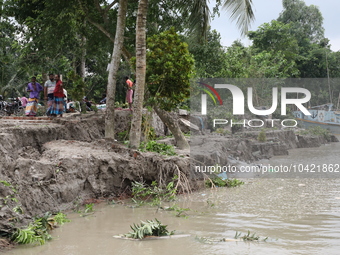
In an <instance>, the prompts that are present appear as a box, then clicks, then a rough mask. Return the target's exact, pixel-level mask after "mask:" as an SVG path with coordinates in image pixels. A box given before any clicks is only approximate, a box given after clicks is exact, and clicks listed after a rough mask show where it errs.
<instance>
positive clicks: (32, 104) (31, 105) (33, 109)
mask: <svg viewBox="0 0 340 255" xmlns="http://www.w3.org/2000/svg"><path fill="white" fill-rule="evenodd" d="M41 91H43V87H42V86H41V85H40V84H39V83H38V82H36V78H35V77H32V80H31V82H30V83H28V85H27V92H30V96H29V99H28V102H27V105H26V109H25V114H26V116H32V117H35V116H36V115H37V109H38V100H39V94H40V92H41Z"/></svg>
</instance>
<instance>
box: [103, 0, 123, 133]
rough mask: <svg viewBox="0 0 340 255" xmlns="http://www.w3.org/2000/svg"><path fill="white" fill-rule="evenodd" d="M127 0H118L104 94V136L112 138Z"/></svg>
mask: <svg viewBox="0 0 340 255" xmlns="http://www.w3.org/2000/svg"><path fill="white" fill-rule="evenodd" d="M126 12H127V0H119V9H118V15H117V27H116V35H115V43H114V47H113V52H112V57H111V63H110V68H109V77H108V83H107V94H106V116H105V138H112V139H113V138H114V135H115V132H114V131H115V129H114V118H115V93H116V80H117V72H118V68H119V64H120V60H121V54H122V48H123V43H124V30H125V22H126Z"/></svg>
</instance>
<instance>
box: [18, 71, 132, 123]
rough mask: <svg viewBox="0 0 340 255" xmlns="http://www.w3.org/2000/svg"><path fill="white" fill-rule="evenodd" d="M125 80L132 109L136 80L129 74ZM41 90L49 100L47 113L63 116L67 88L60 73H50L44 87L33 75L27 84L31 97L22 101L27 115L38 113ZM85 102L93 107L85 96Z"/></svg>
mask: <svg viewBox="0 0 340 255" xmlns="http://www.w3.org/2000/svg"><path fill="white" fill-rule="evenodd" d="M125 82H126V87H127V92H126V101H127V103H128V104H129V109H130V110H131V111H132V100H133V88H134V85H135V82H132V81H131V80H130V79H129V77H128V76H126V77H125ZM41 91H44V99H45V100H47V107H48V109H47V112H46V115H47V116H51V117H57V116H58V115H59V116H60V117H62V116H63V112H64V109H65V107H66V103H65V97H66V96H67V95H66V90H65V89H63V82H62V81H61V79H60V75H59V74H56V75H54V74H49V79H48V80H47V81H46V82H45V84H44V87H42V86H41V85H40V83H38V82H37V81H36V77H32V79H31V82H30V83H28V85H27V92H29V93H30V94H29V98H28V99H26V98H25V99H26V101H25V102H23V101H22V103H23V106H26V107H25V114H26V116H36V115H37V110H38V103H39V98H40V92H41ZM23 99H24V97H23ZM84 102H85V103H86V105H87V106H88V107H89V108H90V107H91V104H90V102H89V101H88V100H87V98H86V97H84ZM105 103H106V97H105ZM88 104H89V105H88ZM65 110H66V109H65Z"/></svg>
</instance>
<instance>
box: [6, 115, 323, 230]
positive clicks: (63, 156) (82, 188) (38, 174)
mask: <svg viewBox="0 0 340 255" xmlns="http://www.w3.org/2000/svg"><path fill="white" fill-rule="evenodd" d="M126 114H127V113H123V114H122V115H118V117H117V123H118V122H119V123H123V122H124V119H126V118H125V117H126V116H125V115H126ZM1 122H2V123H1V124H2V125H1V143H0V150H1V154H0V160H1V172H0V179H1V180H4V181H6V182H8V183H10V184H11V185H12V186H11V187H15V189H16V192H15V193H13V192H12V191H11V187H6V186H2V187H1V190H0V191H1V194H2V197H3V198H6V197H9V198H10V199H7V200H8V201H7V200H6V206H3V207H2V209H1V215H0V231H1V232H2V233H3V234H6V233H11V231H13V229H15V228H18V227H21V226H25V225H27V224H28V222H30V221H31V220H32V218H33V217H34V216H39V215H43V214H44V213H45V212H47V211H49V212H57V211H60V210H69V209H72V208H73V207H75V206H76V205H78V204H79V203H82V202H83V201H84V200H86V199H90V198H108V197H111V198H112V197H116V196H119V195H120V194H121V193H124V192H126V191H128V190H129V188H130V185H131V182H133V181H144V182H147V183H151V182H152V181H154V180H155V181H157V182H158V183H160V182H161V181H163V182H167V181H170V180H171V179H172V177H173V176H175V175H178V176H182V177H183V178H184V177H185V179H186V180H189V181H190V185H191V188H192V189H193V190H195V189H197V188H198V187H199V186H200V185H201V183H202V180H203V179H204V177H205V175H200V174H199V173H196V172H194V171H192V170H191V169H190V157H189V155H190V154H189V152H179V153H180V155H179V156H174V157H164V156H161V155H157V154H155V153H149V152H148V153H141V152H139V151H135V150H130V149H127V148H126V147H125V146H123V145H122V144H120V143H118V142H115V141H109V140H104V139H103V138H102V137H103V134H104V118H103V116H102V115H88V116H87V115H85V116H81V117H76V118H69V119H68V118H65V119H60V120H56V121H51V120H48V119H45V120H44V119H42V120H25V121H21V120H1ZM118 127H119V128H118V130H119V129H120V130H123V129H124V125H123V124H119V125H118ZM274 133H275V134H276V135H275V137H276V138H275V137H274V138H273V139H274V140H275V141H274V142H273V141H272V142H271V140H269V141H268V142H267V143H261V144H260V145H259V146H260V147H256V146H257V145H256V144H257V142H256V141H255V140H256V139H255V137H256V134H253V135H252V137H250V135H249V133H248V134H247V135H246V136H245V137H238V136H237V137H236V138H235V137H233V138H231V137H224V138H223V139H221V137H216V139H213V138H212V137H210V138H208V137H206V138H205V139H207V141H208V140H209V141H210V142H211V143H212V144H213V143H215V144H218V143H219V147H218V148H221V152H222V153H220V154H219V157H220V159H221V160H226V161H225V163H233V160H234V159H233V158H231V157H238V158H239V159H240V160H249V161H251V160H256V159H259V157H257V155H259V153H254V151H253V149H254V148H255V149H257V148H269V150H266V149H264V150H263V151H260V155H263V156H265V157H271V156H272V155H274V154H273V153H272V152H275V150H272V149H270V148H278V149H280V147H281V148H284V150H287V149H288V148H290V147H289V146H284V142H285V143H292V147H294V146H293V145H294V144H295V146H296V147H298V146H297V145H296V144H297V142H296V141H299V139H298V138H297V137H296V136H295V135H294V132H293V131H275V132H274ZM281 136H282V138H280V137H281ZM287 136H288V137H290V139H287ZM268 137H269V136H268ZM296 139H298V140H296ZM314 140H315V139H314ZM323 142H325V141H321V140H318V142H316V143H314V144H315V146H320V145H321V144H322V143H323ZM250 143H252V144H253V145H254V146H255V147H254V146H247V144H250ZM192 145H193V144H192ZM205 145H207V143H205ZM272 145H273V146H272ZM214 146H215V145H212V147H211V148H212V149H214V151H213V152H216V151H218V150H217V147H216V146H215V147H214ZM206 148H210V147H206ZM249 148H250V149H249ZM278 151H280V150H278ZM224 152H225V153H224ZM255 152H256V151H255ZM223 153H224V154H223ZM271 153H272V154H271ZM204 155H205V156H207V157H208V159H209V157H210V158H211V159H209V160H215V159H216V158H213V157H211V155H214V153H211V154H210V153H205V154H204ZM247 157H248V158H247ZM260 158H261V157H260ZM203 159H204V160H203V161H202V162H203V163H206V164H207V163H209V161H205V158H203ZM236 163H237V162H236ZM185 179H182V181H183V182H185ZM12 197H15V199H16V200H17V201H15V200H12V199H11V198H12ZM4 202H5V200H4V199H3V203H4ZM16 206H19V207H20V208H21V209H22V211H23V213H22V214H19V213H17V212H15V211H14V210H13V209H14V208H15V207H16Z"/></svg>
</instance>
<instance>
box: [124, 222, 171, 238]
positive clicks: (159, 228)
mask: <svg viewBox="0 0 340 255" xmlns="http://www.w3.org/2000/svg"><path fill="white" fill-rule="evenodd" d="M130 228H131V229H132V231H130V232H129V233H127V234H125V235H124V236H125V237H127V238H133V239H143V238H145V237H147V236H169V235H173V234H174V231H171V232H169V231H168V230H167V225H163V224H162V223H161V222H160V221H158V220H157V219H155V220H154V221H153V220H147V221H146V222H145V221H141V224H140V225H138V224H137V225H136V224H133V226H130Z"/></svg>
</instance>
